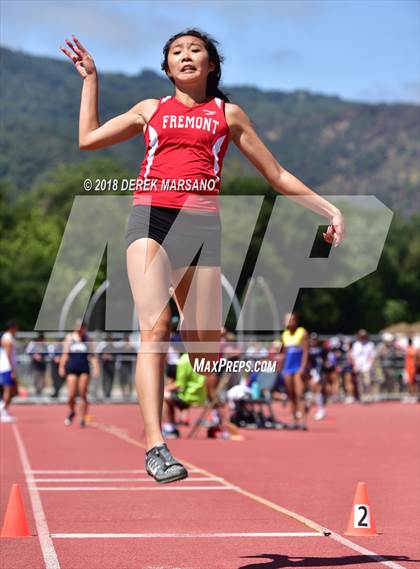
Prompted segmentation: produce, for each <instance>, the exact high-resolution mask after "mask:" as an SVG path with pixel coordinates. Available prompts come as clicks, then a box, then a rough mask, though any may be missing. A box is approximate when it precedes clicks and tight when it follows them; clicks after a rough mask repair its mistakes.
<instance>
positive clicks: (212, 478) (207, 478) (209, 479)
mask: <svg viewBox="0 0 420 569" xmlns="http://www.w3.org/2000/svg"><path fill="white" fill-rule="evenodd" d="M221 480H223V478H220V477H219V476H205V477H201V476H197V477H196V478H194V477H189V482H212V481H216V482H220V481H221ZM29 482H35V483H38V484H39V483H40V482H155V481H154V479H153V478H150V477H149V478H29Z"/></svg>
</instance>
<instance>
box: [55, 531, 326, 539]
mask: <svg viewBox="0 0 420 569" xmlns="http://www.w3.org/2000/svg"><path fill="white" fill-rule="evenodd" d="M51 537H53V538H54V539H112V538H115V539H121V538H131V539H153V538H157V539H162V538H169V539H178V538H181V539H197V538H225V537H324V536H323V534H322V533H319V532H246V533H243V532H236V533H53V534H52V536H51Z"/></svg>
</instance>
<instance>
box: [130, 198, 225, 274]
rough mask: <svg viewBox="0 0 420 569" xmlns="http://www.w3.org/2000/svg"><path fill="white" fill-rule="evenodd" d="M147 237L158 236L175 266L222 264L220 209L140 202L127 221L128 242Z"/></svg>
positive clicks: (157, 238) (214, 265)
mask: <svg viewBox="0 0 420 569" xmlns="http://www.w3.org/2000/svg"><path fill="white" fill-rule="evenodd" d="M149 212H150V213H149ZM178 215H180V217H179V218H178ZM177 218H178V222H177V223H176V224H175V226H174V228H173V230H172V231H170V229H171V227H172V225H173V224H174V222H175V220H176V219H177ZM143 237H148V238H150V239H154V240H155V241H157V242H158V243H159V245H162V247H164V249H165V251H166V253H167V255H168V257H169V260H170V262H171V265H172V268H173V269H175V268H179V267H188V266H197V265H199V266H210V267H219V266H220V244H221V223H220V216H219V213H218V212H217V213H207V212H206V213H203V212H198V213H196V212H192V211H185V210H179V209H175V208H170V207H160V206H149V205H136V206H133V208H132V210H131V214H130V217H129V220H128V224H127V231H126V234H125V240H126V246H127V247H129V246H130V245H131V243H133V242H134V241H136V239H141V238H143ZM164 242H165V243H164Z"/></svg>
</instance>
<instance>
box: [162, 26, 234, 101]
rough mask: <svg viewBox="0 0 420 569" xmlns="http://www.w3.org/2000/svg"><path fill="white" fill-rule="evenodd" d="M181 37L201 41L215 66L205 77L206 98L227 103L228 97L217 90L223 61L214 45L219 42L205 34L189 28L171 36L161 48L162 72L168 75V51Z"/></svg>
mask: <svg viewBox="0 0 420 569" xmlns="http://www.w3.org/2000/svg"><path fill="white" fill-rule="evenodd" d="M182 36H194V37H196V38H199V39H201V41H202V42H203V43H204V46H205V48H206V50H207V53H208V54H209V61H211V62H212V63H214V66H215V68H214V71H211V72H210V73H209V74H208V77H207V88H206V95H207V97H219V98H220V99H223V100H224V101H226V103H229V98H228V96H227V95H225V94H224V93H223V92H222V91H221V90H220V89H219V82H220V78H221V76H222V65H221V64H222V63H223V61H224V57H223V56H222V55H220V54H219V52H218V51H217V47H216V45H217V44H218V43H219V42H218V41H216V40H215V39H213V38H212V37H211V36H209V35H208V34H205V33H204V32H200V30H198V29H197V28H191V29H188V30H184V31H183V32H180V33H179V34H175V35H174V36H172V37H171V38H169V39H168V41H167V42H166V44H165V46H164V48H163V61H162V65H161V68H162V71H164V72H165V73H166V74H167V73H168V53H169V49H170V47H171V45H172V43H173V42H174V41H175V40H176V39H178V38H180V37H182ZM169 79H170V80H171V81H172V83H174V80H173V79H172V77H169Z"/></svg>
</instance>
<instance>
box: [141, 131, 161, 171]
mask: <svg viewBox="0 0 420 569" xmlns="http://www.w3.org/2000/svg"><path fill="white" fill-rule="evenodd" d="M147 128H148V129H149V140H150V149H149V152H148V153H147V166H146V171H145V173H144V179H146V178H147V176H148V175H149V172H150V168H151V167H152V164H153V158H154V157H155V152H156V148H157V147H158V143H159V139H158V135H157V132H156V131H155V129H154V128H153V127H152V126H150V125H148V127H147Z"/></svg>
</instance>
